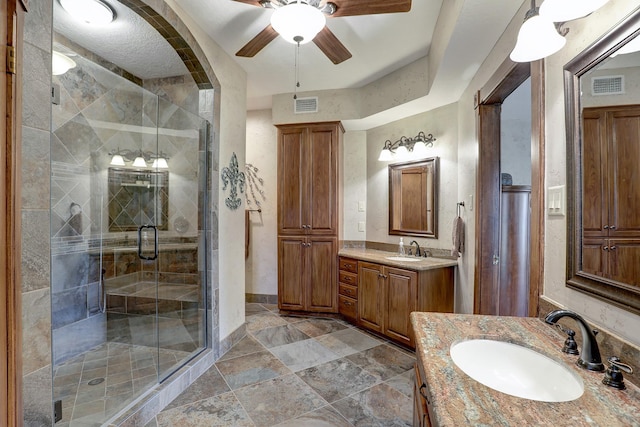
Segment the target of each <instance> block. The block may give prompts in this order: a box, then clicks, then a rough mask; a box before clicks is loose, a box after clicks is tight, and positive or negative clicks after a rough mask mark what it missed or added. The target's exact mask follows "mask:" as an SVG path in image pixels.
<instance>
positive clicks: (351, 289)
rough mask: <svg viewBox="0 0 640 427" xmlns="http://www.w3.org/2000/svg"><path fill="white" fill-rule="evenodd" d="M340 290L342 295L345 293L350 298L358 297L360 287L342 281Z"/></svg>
mask: <svg viewBox="0 0 640 427" xmlns="http://www.w3.org/2000/svg"><path fill="white" fill-rule="evenodd" d="M338 292H339V293H340V295H344V296H346V297H349V298H353V299H358V288H356V287H355V286H350V285H345V284H344V283H340V284H339V287H338Z"/></svg>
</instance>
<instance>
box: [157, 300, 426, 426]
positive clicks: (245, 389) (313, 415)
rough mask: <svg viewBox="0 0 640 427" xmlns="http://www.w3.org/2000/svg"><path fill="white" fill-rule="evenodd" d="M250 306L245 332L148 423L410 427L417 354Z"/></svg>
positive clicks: (346, 329) (333, 325)
mask: <svg viewBox="0 0 640 427" xmlns="http://www.w3.org/2000/svg"><path fill="white" fill-rule="evenodd" d="M277 311H278V310H277V307H276V306H273V305H267V304H256V303H251V304H247V305H246V315H247V331H248V333H247V336H246V337H245V338H243V339H242V340H241V341H240V342H239V343H238V344H236V345H235V346H234V347H233V348H232V349H231V350H230V351H229V352H228V353H227V354H225V355H224V356H223V357H222V358H221V359H220V360H219V361H218V362H216V364H215V365H214V366H212V367H211V368H210V369H209V370H208V371H207V372H206V373H204V374H203V375H202V376H201V377H200V378H198V379H197V380H196V381H195V382H194V383H193V384H192V385H191V386H190V387H189V388H188V389H187V390H185V391H184V392H183V393H182V394H181V395H180V396H178V397H177V398H176V399H175V400H174V401H173V402H172V403H170V404H169V405H168V406H167V407H166V408H165V409H164V410H163V411H162V412H161V413H160V414H158V416H157V417H156V418H155V419H154V420H152V421H151V422H150V423H149V424H148V425H147V426H146V427H169V426H172V427H190V426H257V427H267V426H279V427H285V426H291V427H293V426H295V427H300V426H305V427H307V426H308V427H328V426H339V427H342V426H344V427H347V426H351V427H353V426H366V427H373V426H410V425H411V424H412V419H413V418H412V410H413V405H412V399H411V393H412V384H413V364H414V362H415V357H414V355H413V354H412V353H411V352H408V351H406V350H404V349H401V348H399V347H397V346H395V345H393V344H391V343H388V342H386V341H384V340H381V339H379V338H377V337H374V336H372V335H369V334H367V333H366V332H364V331H361V330H359V329H357V328H355V327H353V326H351V325H349V324H347V323H345V322H342V321H339V320H333V319H320V318H310V317H293V316H283V315H279V314H278V313H277Z"/></svg>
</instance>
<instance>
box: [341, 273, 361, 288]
mask: <svg viewBox="0 0 640 427" xmlns="http://www.w3.org/2000/svg"><path fill="white" fill-rule="evenodd" d="M338 281H339V282H340V283H344V284H346V285H351V286H358V275H357V274H353V273H347V272H346V271H340V279H339V280H338Z"/></svg>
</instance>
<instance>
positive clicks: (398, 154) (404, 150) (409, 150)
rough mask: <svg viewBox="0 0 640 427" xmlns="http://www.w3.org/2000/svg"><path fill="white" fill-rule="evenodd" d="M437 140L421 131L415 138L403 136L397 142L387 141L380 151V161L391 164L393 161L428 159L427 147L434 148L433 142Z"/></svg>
mask: <svg viewBox="0 0 640 427" xmlns="http://www.w3.org/2000/svg"><path fill="white" fill-rule="evenodd" d="M435 140H436V139H435V138H434V137H433V135H432V134H428V135H425V133H424V132H422V131H420V132H418V134H417V135H416V136H415V137H413V138H407V137H406V136H401V137H400V139H399V140H397V141H396V142H391V141H390V140H388V139H387V140H386V141H385V142H384V147H382V151H380V156H379V157H378V160H379V161H381V162H390V161H392V160H404V159H406V158H408V157H415V158H420V157H426V156H427V147H433V141H435Z"/></svg>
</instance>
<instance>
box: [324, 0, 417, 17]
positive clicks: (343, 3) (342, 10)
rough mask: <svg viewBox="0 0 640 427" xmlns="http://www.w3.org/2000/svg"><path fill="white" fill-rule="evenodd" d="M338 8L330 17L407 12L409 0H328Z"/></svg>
mask: <svg viewBox="0 0 640 427" xmlns="http://www.w3.org/2000/svg"><path fill="white" fill-rule="evenodd" d="M329 1H332V2H333V3H335V4H336V5H337V6H338V8H337V10H336V11H335V12H334V13H333V15H331V17H332V18H333V17H338V16H357V15H375V14H378V13H398V12H409V11H410V10H411V0H367V1H361V0H329Z"/></svg>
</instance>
